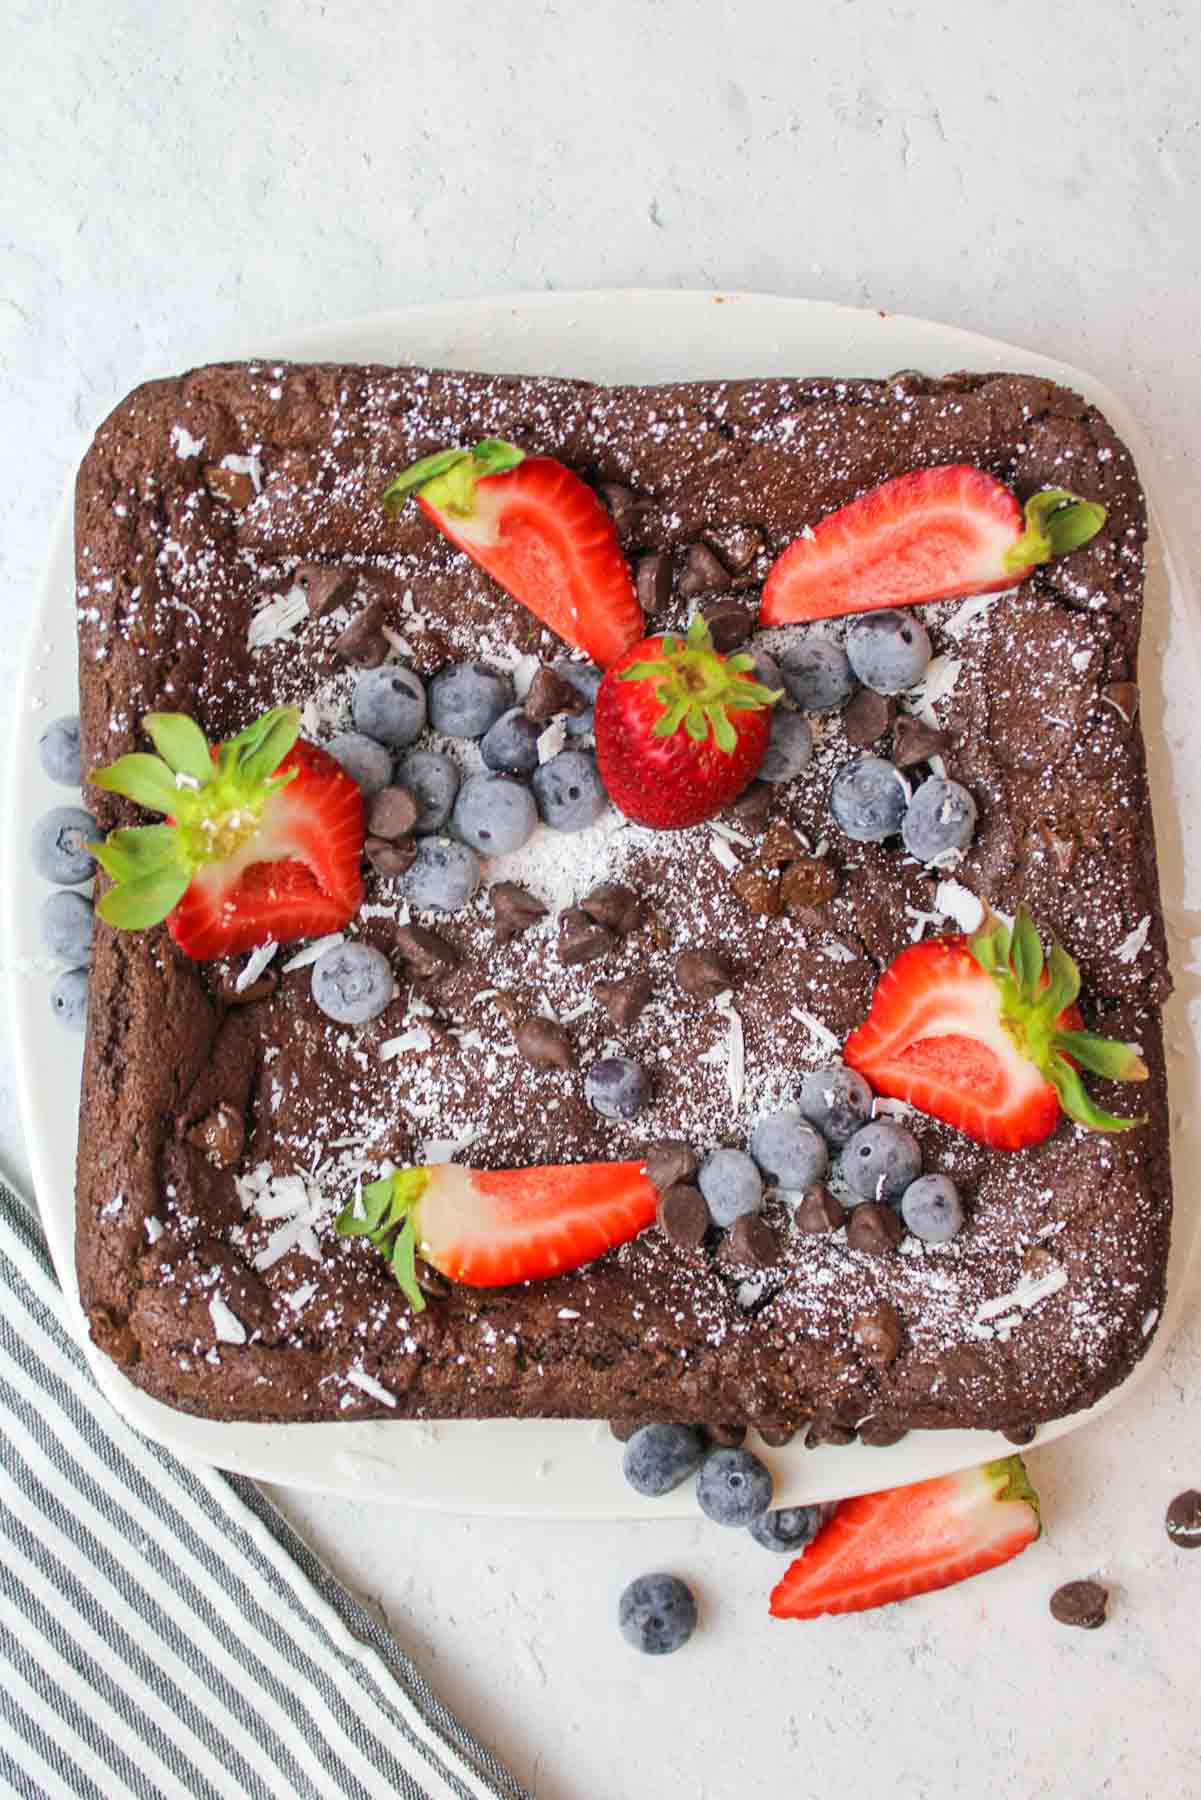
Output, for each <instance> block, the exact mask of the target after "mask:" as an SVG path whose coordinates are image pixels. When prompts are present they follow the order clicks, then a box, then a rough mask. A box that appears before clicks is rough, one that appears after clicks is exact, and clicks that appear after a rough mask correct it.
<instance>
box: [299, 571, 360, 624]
mask: <svg viewBox="0 0 1201 1800" xmlns="http://www.w3.org/2000/svg"><path fill="white" fill-rule="evenodd" d="M356 579H357V576H356V574H355V571H354V570H353V569H327V568H326V567H325V565H324V563H298V564H297V566H296V580H297V581H298V582H299V583H300V585H301V587H302V588H303V589H304V597H305V599H306V600H307V601H308V603H309V614H310V617H312V618H314V619H323V618H324V617H325V615H326V613H331V612H333V610H334V608H335V607H336V606H343V605H345V603H346V602H347V601H348V600H349V599H350V597H351V595H352V594H353V593H354V587H355V581H356Z"/></svg>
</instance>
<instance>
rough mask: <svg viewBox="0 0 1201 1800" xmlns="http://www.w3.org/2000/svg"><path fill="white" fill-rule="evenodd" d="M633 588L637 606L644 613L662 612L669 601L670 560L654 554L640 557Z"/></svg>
mask: <svg viewBox="0 0 1201 1800" xmlns="http://www.w3.org/2000/svg"><path fill="white" fill-rule="evenodd" d="M634 587H635V590H636V591H637V594H638V604H639V606H641V608H642V610H643V612H644V613H648V614H654V613H660V612H662V611H663V609H664V607H665V606H666V605H667V604H668V602H669V601H670V599H671V558H670V556H663V555H661V554H658V553H657V554H656V555H654V556H640V557H639V558H638V567H637V568H636V569H635V571H634Z"/></svg>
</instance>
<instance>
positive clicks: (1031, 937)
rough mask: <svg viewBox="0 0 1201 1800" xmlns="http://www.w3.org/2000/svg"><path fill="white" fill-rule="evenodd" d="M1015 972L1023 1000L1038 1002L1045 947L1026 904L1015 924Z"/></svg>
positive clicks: (1019, 909)
mask: <svg viewBox="0 0 1201 1800" xmlns="http://www.w3.org/2000/svg"><path fill="white" fill-rule="evenodd" d="M1013 972H1014V974H1015V975H1016V976H1017V979H1018V986H1019V988H1020V989H1021V991H1022V996H1023V998H1024V999H1027V1000H1030V1001H1034V1000H1036V999H1037V997H1038V991H1039V987H1038V984H1039V981H1040V979H1041V977H1042V972H1043V947H1042V941H1041V939H1040V938H1039V935H1038V932H1037V931H1036V929H1035V926H1034V920H1033V919H1032V918H1031V917H1030V914H1029V912H1028V911H1027V909H1026V907H1025V905H1024V904H1023V905H1022V906H1019V907H1018V910H1017V917H1016V918H1015V920H1014V922H1013Z"/></svg>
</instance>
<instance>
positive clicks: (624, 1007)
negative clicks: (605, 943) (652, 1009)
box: [594, 975, 651, 1031]
mask: <svg viewBox="0 0 1201 1800" xmlns="http://www.w3.org/2000/svg"><path fill="white" fill-rule="evenodd" d="M594 991H595V993H596V997H597V999H598V1000H599V1001H600V1003H601V1005H602V1006H603V1007H604V1009H605V1011H606V1012H607V1013H608V1015H609V1017H610V1019H611V1020H612V1021H613V1023H614V1025H616V1026H617V1027H618V1029H619V1030H622V1031H626V1030H628V1029H629V1027H630V1026H631V1025H636V1024H637V1022H638V1019H639V1018H640V1016H641V1014H642V1011H643V1008H644V1007H645V1006H646V1003H647V1001H648V1000H649V999H650V997H651V983H650V977H649V976H648V975H623V976H622V978H621V980H620V981H598V982H597V984H596V988H595V990H594Z"/></svg>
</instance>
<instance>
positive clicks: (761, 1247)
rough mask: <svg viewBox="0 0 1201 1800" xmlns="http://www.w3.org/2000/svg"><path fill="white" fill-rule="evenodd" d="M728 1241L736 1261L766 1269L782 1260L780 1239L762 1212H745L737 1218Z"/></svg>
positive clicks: (731, 1254) (732, 1256)
mask: <svg viewBox="0 0 1201 1800" xmlns="http://www.w3.org/2000/svg"><path fill="white" fill-rule="evenodd" d="M726 1243H727V1248H728V1250H729V1254H730V1257H731V1260H732V1261H734V1262H736V1263H749V1264H750V1265H751V1267H753V1268H756V1269H766V1268H770V1266H771V1264H772V1263H776V1262H779V1260H780V1240H779V1238H778V1237H777V1236H776V1234H775V1232H774V1231H773V1230H772V1228H771V1226H770V1225H769V1224H768V1222H767V1220H766V1219H765V1218H763V1216H762V1215H761V1214H760V1213H743V1214H742V1215H741V1217H739V1218H737V1219H735V1221H734V1223H733V1225H732V1226H731V1227H730V1235H729V1238H728V1239H727V1240H726Z"/></svg>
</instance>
